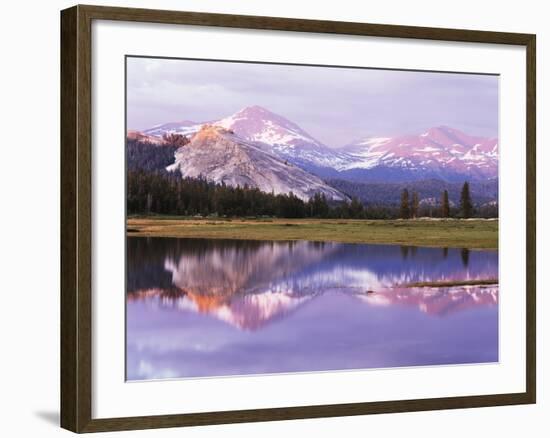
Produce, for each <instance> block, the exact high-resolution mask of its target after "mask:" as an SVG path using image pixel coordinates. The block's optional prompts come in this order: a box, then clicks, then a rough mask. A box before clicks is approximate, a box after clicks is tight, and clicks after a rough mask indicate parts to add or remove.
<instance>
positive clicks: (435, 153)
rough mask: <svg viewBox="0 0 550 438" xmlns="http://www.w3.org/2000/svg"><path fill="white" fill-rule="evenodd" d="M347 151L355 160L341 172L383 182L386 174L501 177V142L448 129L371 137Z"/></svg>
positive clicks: (452, 178)
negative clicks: (365, 173) (366, 174)
mask: <svg viewBox="0 0 550 438" xmlns="http://www.w3.org/2000/svg"><path fill="white" fill-rule="evenodd" d="M344 150H345V151H346V152H347V153H348V154H350V155H352V156H353V157H354V160H353V162H352V163H351V164H350V165H349V166H347V167H345V168H341V169H340V170H341V171H348V170H355V171H357V170H360V169H365V170H369V171H370V172H371V173H372V174H373V176H377V175H380V176H381V178H379V180H380V181H382V180H383V178H382V177H383V175H384V172H385V173H386V174H387V175H388V176H389V178H386V179H393V180H400V179H409V180H417V179H426V178H441V179H444V180H447V181H456V180H464V179H465V178H468V179H473V180H483V179H488V178H495V177H497V176H498V140H497V139H496V138H485V137H474V136H470V135H467V134H465V133H463V132H461V131H459V130H457V129H453V128H449V127H448V126H439V127H437V128H431V129H428V130H427V131H426V132H424V133H423V134H420V135H409V136H402V137H393V138H387V137H386V138H380V137H377V138H367V139H363V140H360V141H358V142H355V143H353V144H351V145H348V146H346V147H345V148H344ZM389 170H393V172H391V171H389ZM400 174H402V175H403V176H404V177H405V178H402V177H400ZM406 175H409V176H408V177H406ZM357 179H360V178H357ZM371 179H373V180H376V179H378V178H376V177H375V178H371Z"/></svg>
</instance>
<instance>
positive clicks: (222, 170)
mask: <svg viewBox="0 0 550 438" xmlns="http://www.w3.org/2000/svg"><path fill="white" fill-rule="evenodd" d="M168 170H169V171H175V170H179V171H180V172H181V174H182V176H183V177H184V178H185V177H191V178H197V177H201V176H202V177H205V178H206V179H208V180H209V181H212V182H215V183H224V184H227V185H229V186H233V187H236V186H241V187H244V186H245V185H248V186H249V187H257V188H258V189H260V190H261V191H263V192H266V193H271V192H273V193H275V194H282V193H285V194H288V193H290V192H292V193H294V195H296V196H297V197H298V198H300V199H303V200H306V201H307V200H309V198H311V197H312V196H313V195H314V194H315V193H322V194H324V195H325V196H326V197H327V199H329V200H330V199H332V200H335V201H341V200H344V199H345V196H344V195H342V194H341V193H340V192H339V191H338V190H336V189H334V188H333V187H330V186H329V185H327V184H325V183H324V182H323V181H322V180H321V179H320V178H319V177H317V176H315V175H312V174H310V173H308V172H306V171H305V170H303V169H301V168H300V167H297V166H295V165H293V164H291V163H289V162H287V161H285V160H283V159H281V158H279V157H277V156H275V155H274V154H271V153H269V152H268V151H266V150H265V148H262V147H260V146H259V145H258V144H256V143H254V142H250V141H247V140H244V139H243V138H241V137H240V136H238V135H237V134H236V133H235V132H233V131H231V130H228V129H225V128H222V127H220V126H215V125H203V126H202V127H201V129H200V131H198V132H197V133H196V134H195V135H193V137H192V138H191V141H190V142H189V144H186V145H185V146H182V147H180V148H179V149H178V150H177V151H176V154H175V162H174V164H172V165H170V166H169V167H168Z"/></svg>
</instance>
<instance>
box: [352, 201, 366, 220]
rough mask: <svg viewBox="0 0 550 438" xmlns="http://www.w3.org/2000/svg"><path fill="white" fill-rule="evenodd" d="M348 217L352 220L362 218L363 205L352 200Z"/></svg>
mask: <svg viewBox="0 0 550 438" xmlns="http://www.w3.org/2000/svg"><path fill="white" fill-rule="evenodd" d="M349 212H350V216H351V217H352V218H353V219H361V218H362V217H363V204H362V203H361V201H359V199H357V198H352V199H351V204H350V206H349Z"/></svg>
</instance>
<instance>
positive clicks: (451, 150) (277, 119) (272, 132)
mask: <svg viewBox="0 0 550 438" xmlns="http://www.w3.org/2000/svg"><path fill="white" fill-rule="evenodd" d="M206 124H208V125H212V126H219V127H222V128H225V129H229V130H231V131H232V132H234V133H235V134H236V135H238V136H239V137H240V138H241V139H244V140H246V141H248V142H252V143H255V144H256V145H257V146H258V147H260V148H262V149H263V150H265V151H266V152H269V153H271V154H273V155H276V156H278V157H279V158H282V159H284V160H288V162H290V163H292V164H294V165H296V166H298V167H301V168H303V169H304V170H306V171H308V172H313V173H316V174H318V175H320V176H322V177H328V178H334V177H345V174H347V173H349V172H351V173H353V175H354V177H355V179H356V178H357V176H358V175H363V176H364V177H365V178H366V179H369V173H373V172H374V173H375V174H376V179H377V180H382V181H383V180H385V178H389V177H390V176H393V177H395V175H397V173H396V172H399V173H398V175H400V176H399V178H401V179H402V180H409V179H413V180H414V179H419V178H434V177H435V178H441V179H444V180H449V181H451V180H454V181H456V180H462V179H463V178H468V179H474V180H476V179H477V180H484V179H488V178H489V179H490V178H495V177H497V176H498V139H497V138H487V137H479V136H471V135H468V134H466V133H464V132H462V131H459V130H458V129H454V128H451V127H448V126H438V127H433V128H430V129H428V130H426V131H425V132H423V133H420V134H417V135H404V136H396V137H381V136H377V137H368V138H364V139H361V140H359V141H356V142H354V143H351V144H349V145H347V146H344V147H342V148H331V147H328V146H326V145H325V144H323V143H322V142H321V141H319V140H318V139H316V138H315V137H313V136H312V135H310V134H309V133H307V132H306V131H305V130H304V129H302V128H301V127H300V126H298V125H297V124H296V123H294V122H292V121H290V120H288V119H286V118H284V117H283V116H281V115H278V114H275V113H273V112H271V111H269V110H267V109H266V108H263V107H261V106H258V105H253V106H248V107H245V108H243V109H241V110H239V111H237V112H236V113H234V114H233V115H230V116H228V117H224V118H222V119H219V120H214V121H209V122H201V123H195V122H190V121H184V122H175V123H167V124H164V125H159V126H156V127H153V128H151V129H147V130H144V131H143V133H142V134H143V135H146V136H148V137H153V138H154V137H157V138H162V136H163V135H165V134H180V135H185V136H187V137H192V136H193V135H194V134H196V133H197V132H198V131H199V130H200V129H201V127H202V126H203V125H206ZM366 125H367V124H366ZM367 127H368V126H367ZM335 172H336V173H335ZM335 175H340V176H335ZM371 179H372V177H371Z"/></svg>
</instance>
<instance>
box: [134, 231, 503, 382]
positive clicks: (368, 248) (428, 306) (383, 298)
mask: <svg viewBox="0 0 550 438" xmlns="http://www.w3.org/2000/svg"><path fill="white" fill-rule="evenodd" d="M127 261H128V264H127V304H126V306H127V314H126V324H127V334H126V336H127V339H126V348H127V356H126V357H127V362H126V367H127V370H126V372H127V378H128V380H144V379H163V378H178V377H182V378H184V377H203V376H228V375H242V374H264V373H283V372H302V371H321V370H344V369H360V368H380V367H402V366H421V365H441V364H464V363H484V362H495V361H498V286H497V285H491V286H453V287H411V286H409V285H410V284H411V283H415V282H420V281H430V282H433V281H452V280H475V279H488V278H497V277H498V252H496V251H469V250H466V249H443V248H423V247H404V246H401V247H400V246H395V245H364V244H341V243H330V242H328V243H320V242H307V241H299V242H271V241H267V242H260V241H246V240H242V241H238V240H209V239H172V238H143V237H129V238H128V239H127Z"/></svg>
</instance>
